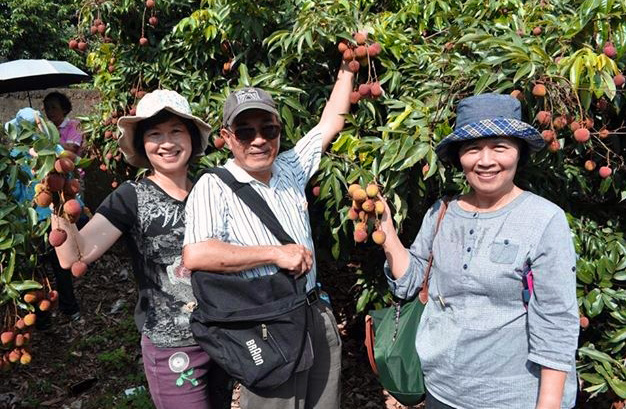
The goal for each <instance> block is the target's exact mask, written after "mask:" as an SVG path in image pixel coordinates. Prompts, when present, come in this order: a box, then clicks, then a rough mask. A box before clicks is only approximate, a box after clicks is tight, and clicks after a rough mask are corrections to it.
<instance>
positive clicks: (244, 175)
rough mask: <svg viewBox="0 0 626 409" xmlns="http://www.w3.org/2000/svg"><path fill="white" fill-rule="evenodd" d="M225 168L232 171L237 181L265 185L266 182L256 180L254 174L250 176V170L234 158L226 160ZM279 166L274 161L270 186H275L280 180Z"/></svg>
mask: <svg viewBox="0 0 626 409" xmlns="http://www.w3.org/2000/svg"><path fill="white" fill-rule="evenodd" d="M224 168H225V169H227V170H228V171H229V172H230V173H232V174H233V176H234V178H235V180H237V182H241V183H260V184H262V185H265V183H263V182H261V181H259V180H256V179H255V178H253V177H252V176H250V174H249V173H248V172H246V171H245V170H244V169H243V168H242V167H240V166H239V165H237V164H236V163H235V160H234V159H233V158H230V159H228V161H226V164H225V165H224ZM279 169H280V168H279V167H278V166H276V161H274V163H272V176H271V177H270V183H269V185H270V186H273V185H275V184H276V181H277V180H278V177H279V173H280V172H279Z"/></svg>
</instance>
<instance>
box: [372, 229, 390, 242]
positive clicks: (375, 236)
mask: <svg viewBox="0 0 626 409" xmlns="http://www.w3.org/2000/svg"><path fill="white" fill-rule="evenodd" d="M386 239H387V235H386V234H385V232H384V231H382V230H376V231H375V232H374V233H372V241H373V242H374V243H376V244H379V245H383V243H385V240H386Z"/></svg>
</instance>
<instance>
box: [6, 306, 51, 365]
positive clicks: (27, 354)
mask: <svg viewBox="0 0 626 409" xmlns="http://www.w3.org/2000/svg"><path fill="white" fill-rule="evenodd" d="M57 296H58V295H57ZM15 318H17V320H16V321H15V324H14V325H13V326H11V327H10V328H5V330H4V331H2V333H0V369H1V370H3V371H8V370H10V369H11V368H12V367H13V365H16V364H18V363H19V364H22V365H28V364H29V363H30V361H31V359H32V355H31V354H32V352H31V349H30V341H31V336H32V330H33V327H34V325H35V321H36V319H37V316H36V315H35V314H34V313H28V314H26V315H25V316H23V317H19V316H16V317H15Z"/></svg>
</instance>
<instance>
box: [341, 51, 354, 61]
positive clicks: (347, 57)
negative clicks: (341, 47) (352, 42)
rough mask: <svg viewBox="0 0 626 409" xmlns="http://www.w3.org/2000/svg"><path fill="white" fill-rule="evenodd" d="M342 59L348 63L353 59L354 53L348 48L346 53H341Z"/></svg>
mask: <svg viewBox="0 0 626 409" xmlns="http://www.w3.org/2000/svg"><path fill="white" fill-rule="evenodd" d="M343 59H344V60H346V61H350V60H353V59H354V51H352V50H351V49H350V48H348V49H347V50H346V51H344V52H343Z"/></svg>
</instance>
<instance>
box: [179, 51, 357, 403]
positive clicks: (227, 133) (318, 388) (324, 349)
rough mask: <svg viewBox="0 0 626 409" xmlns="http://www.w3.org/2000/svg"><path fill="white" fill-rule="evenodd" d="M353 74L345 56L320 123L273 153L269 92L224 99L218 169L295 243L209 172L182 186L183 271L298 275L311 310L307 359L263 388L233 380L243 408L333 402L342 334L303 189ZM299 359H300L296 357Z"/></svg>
mask: <svg viewBox="0 0 626 409" xmlns="http://www.w3.org/2000/svg"><path fill="white" fill-rule="evenodd" d="M352 80H353V74H352V73H351V72H350V71H349V70H348V69H347V67H346V66H345V63H342V67H341V68H340V70H339V73H338V76H337V81H336V82H335V85H334V87H333V90H332V93H331V95H330V98H329V100H328V102H327V104H326V106H325V108H324V111H323V112H322V117H321V119H320V121H319V123H318V124H317V125H316V126H315V127H314V128H313V129H312V130H310V131H309V132H308V133H307V134H306V135H305V136H304V137H303V138H302V139H300V140H299V141H298V142H297V144H296V146H295V147H294V148H293V149H290V150H288V151H285V152H283V153H281V154H279V153H278V151H279V148H280V135H281V130H282V127H281V122H280V119H279V114H278V110H277V108H276V104H275V102H274V100H273V99H272V97H271V96H270V95H269V94H268V93H267V92H265V91H263V90H262V89H259V88H245V89H241V90H237V91H234V92H232V93H231V94H230V95H229V96H228V98H227V100H226V102H225V104H224V118H223V127H222V129H221V131H220V135H221V136H222V138H224V140H225V142H226V144H227V145H228V147H229V148H230V150H231V152H232V153H233V158H232V159H229V160H228V162H227V163H226V165H225V166H224V168H226V169H227V170H228V171H230V173H232V175H233V176H234V178H235V179H236V180H237V181H238V182H242V183H246V184H249V185H250V186H251V187H252V188H253V189H254V190H255V191H256V192H258V193H259V194H260V195H261V197H263V199H265V201H266V202H267V204H268V205H269V207H270V209H271V210H272V212H273V213H274V214H275V215H276V217H277V219H278V220H279V221H280V224H281V225H282V227H283V228H284V230H285V232H287V233H288V235H289V236H291V237H292V238H293V239H294V241H295V242H296V243H295V244H287V245H281V243H280V241H278V239H277V238H275V237H274V235H273V234H272V233H271V232H270V230H269V229H268V228H267V227H266V226H265V225H264V223H263V222H262V221H261V220H260V219H259V218H258V217H257V216H256V214H254V213H253V212H251V211H250V210H249V208H248V207H246V205H245V204H244V203H243V202H242V201H241V199H239V197H238V196H237V195H236V194H235V193H234V192H233V191H232V190H231V189H230V188H229V187H228V186H227V185H226V184H225V183H224V182H223V181H222V180H221V179H220V178H219V177H218V176H217V175H215V174H213V173H208V174H205V175H203V176H202V177H201V178H200V179H199V180H198V182H197V183H196V185H195V187H194V189H193V191H192V192H191V194H190V195H189V198H188V201H187V206H186V230H185V242H184V250H183V259H184V264H185V267H186V268H188V269H190V270H206V271H209V272H220V273H229V272H230V273H235V274H240V275H242V276H244V277H249V278H252V277H259V276H265V275H271V274H274V273H276V272H277V271H278V270H279V269H282V270H284V271H287V272H289V274H292V275H294V276H300V275H302V274H306V279H307V283H306V290H307V292H308V295H309V300H313V301H312V302H311V305H312V307H311V312H312V318H311V319H309V323H308V330H309V335H310V341H311V342H310V344H311V347H312V353H313V354H312V355H313V359H312V362H311V360H310V359H309V360H308V361H309V364H308V365H299V367H298V368H297V370H296V371H295V373H294V374H293V375H292V376H291V378H290V379H289V380H288V381H287V382H285V383H284V384H282V385H281V386H279V387H277V388H275V389H271V390H269V391H266V392H259V391H256V390H255V391H254V392H253V391H251V390H249V389H247V388H245V387H242V393H241V407H242V408H244V409H265V408H267V409H280V408H285V409H287V408H295V407H299V408H319V409H335V408H339V407H340V392H341V388H340V375H341V340H340V338H339V334H338V331H337V323H336V321H335V318H334V317H333V313H332V310H331V308H330V305H329V304H328V303H327V302H325V301H324V300H321V299H319V298H318V294H317V292H318V289H317V281H316V264H315V257H314V250H313V249H314V247H313V237H312V234H311V226H310V223H309V215H308V212H307V201H306V195H305V188H306V185H307V183H308V181H309V179H310V178H311V177H312V176H313V175H314V174H315V172H316V171H317V169H318V167H319V162H320V158H321V155H322V152H323V151H324V150H325V149H326V148H327V147H328V145H329V144H330V143H331V142H332V140H333V139H334V138H335V136H336V135H337V134H338V133H339V132H340V131H341V129H343V126H344V116H343V114H345V113H347V112H348V111H349V108H350V101H349V98H350V92H351V91H352ZM301 361H302V362H304V361H305V360H304V359H301Z"/></svg>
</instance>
